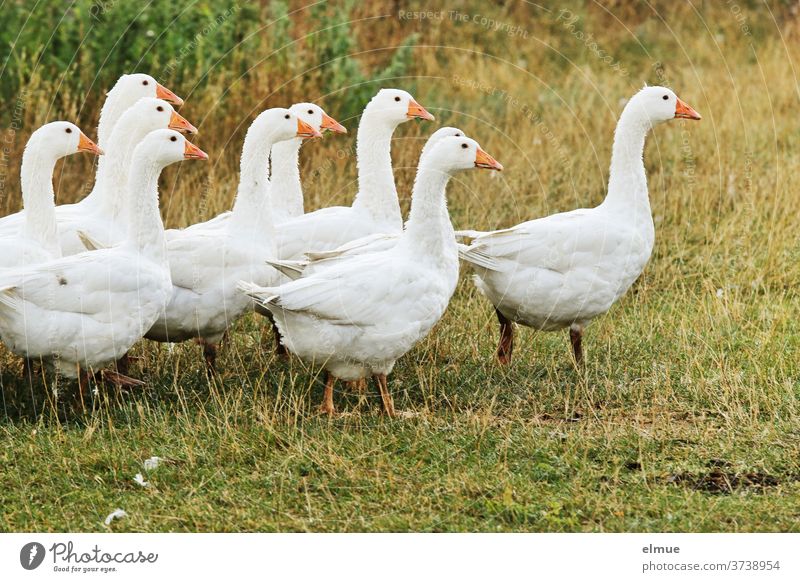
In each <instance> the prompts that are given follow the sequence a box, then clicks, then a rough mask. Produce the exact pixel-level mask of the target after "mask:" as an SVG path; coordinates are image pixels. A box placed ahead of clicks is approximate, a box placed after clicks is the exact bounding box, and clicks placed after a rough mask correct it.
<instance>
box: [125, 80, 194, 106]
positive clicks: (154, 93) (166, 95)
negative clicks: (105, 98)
mask: <svg viewBox="0 0 800 582" xmlns="http://www.w3.org/2000/svg"><path fill="white" fill-rule="evenodd" d="M111 92H114V93H117V92H119V93H121V94H124V95H125V97H126V98H127V99H126V100H127V101H128V102H130V103H135V102H136V101H137V100H139V99H142V98H144V97H156V98H158V99H163V100H164V101H166V102H167V103H172V104H173V105H177V106H178V107H180V106H181V105H183V99H181V98H180V97H178V96H177V95H176V94H175V93H173V92H172V91H170V90H169V89H167V88H166V87H164V86H163V85H162V84H161V83H159V82H157V81H156V80H155V79H154V78H153V77H151V76H150V75H146V74H145V73H132V74H129V75H122V76H121V77H120V78H119V79H118V80H117V82H116V84H115V85H114V87H113V88H112V89H111Z"/></svg>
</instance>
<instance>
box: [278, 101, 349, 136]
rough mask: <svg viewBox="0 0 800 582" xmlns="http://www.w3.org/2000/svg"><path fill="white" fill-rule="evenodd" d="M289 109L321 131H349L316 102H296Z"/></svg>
mask: <svg viewBox="0 0 800 582" xmlns="http://www.w3.org/2000/svg"><path fill="white" fill-rule="evenodd" d="M289 111H291V112H292V113H294V114H295V115H297V117H299V118H300V119H302V120H303V121H305V122H306V123H307V124H308V125H310V126H311V127H313V128H314V129H316V130H317V131H319V132H323V131H325V130H328V131H332V132H333V133H347V129H345V127H344V126H343V125H342V124H341V123H339V122H338V121H336V120H335V119H334V118H333V117H331V116H330V115H328V114H327V113H325V111H324V110H323V109H322V107H320V106H319V105H315V104H314V103H295V104H294V105H292V106H291V107H290V108H289Z"/></svg>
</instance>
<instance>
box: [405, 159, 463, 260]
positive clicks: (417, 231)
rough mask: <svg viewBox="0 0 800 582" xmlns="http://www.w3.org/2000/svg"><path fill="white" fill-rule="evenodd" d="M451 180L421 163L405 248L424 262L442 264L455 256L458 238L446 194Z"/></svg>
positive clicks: (412, 198) (446, 174)
mask: <svg viewBox="0 0 800 582" xmlns="http://www.w3.org/2000/svg"><path fill="white" fill-rule="evenodd" d="M451 177H452V176H451V175H450V174H448V173H446V172H443V171H441V170H438V169H436V168H435V167H434V165H433V164H432V163H431V162H430V161H429V160H424V159H423V160H421V161H420V166H419V170H418V171H417V176H416V178H415V179H414V190H413V192H412V195H411V210H410V211H409V213H408V221H407V222H406V226H405V231H404V233H403V238H402V244H404V245H406V246H407V247H409V248H410V249H411V250H412V252H414V253H416V255H417V256H419V257H420V258H421V259H422V260H428V259H431V260H433V261H436V262H439V261H442V260H445V259H447V258H448V257H449V256H450V255H452V250H453V249H455V246H456V243H455V234H454V232H453V225H452V223H451V222H450V215H449V214H448V212H447V198H446V194H445V192H446V189H447V183H448V182H449V181H450V178H451ZM448 251H451V252H448Z"/></svg>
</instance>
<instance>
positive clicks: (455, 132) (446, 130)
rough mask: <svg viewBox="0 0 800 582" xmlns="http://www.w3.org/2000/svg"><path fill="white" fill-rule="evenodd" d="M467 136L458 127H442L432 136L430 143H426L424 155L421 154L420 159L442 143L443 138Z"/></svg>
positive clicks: (423, 149) (429, 139)
mask: <svg viewBox="0 0 800 582" xmlns="http://www.w3.org/2000/svg"><path fill="white" fill-rule="evenodd" d="M465 135H466V134H465V133H464V132H463V131H461V130H460V129H458V128H457V127H440V128H439V129H437V130H436V131H434V132H433V133H432V134H431V136H430V137H429V138H428V141H426V142H425V145H424V146H422V153H421V154H420V159H422V158H423V157H424V156H425V155H426V154H427V153H428V152H430V151H431V150H432V149H433V146H435V145H436V144H437V143H439V142H440V141H442V139H443V138H445V137H464V136H465Z"/></svg>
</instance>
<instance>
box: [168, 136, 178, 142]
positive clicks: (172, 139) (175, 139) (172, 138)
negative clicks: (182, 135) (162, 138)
mask: <svg viewBox="0 0 800 582" xmlns="http://www.w3.org/2000/svg"><path fill="white" fill-rule="evenodd" d="M169 141H178V138H177V137H175V136H174V135H173V136H172V137H171V138H169Z"/></svg>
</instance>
